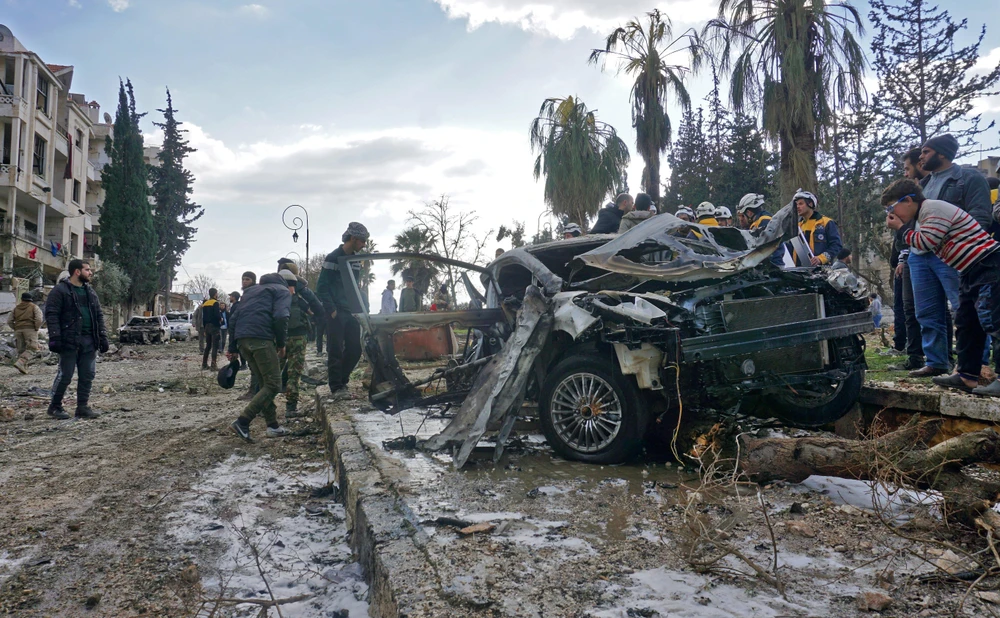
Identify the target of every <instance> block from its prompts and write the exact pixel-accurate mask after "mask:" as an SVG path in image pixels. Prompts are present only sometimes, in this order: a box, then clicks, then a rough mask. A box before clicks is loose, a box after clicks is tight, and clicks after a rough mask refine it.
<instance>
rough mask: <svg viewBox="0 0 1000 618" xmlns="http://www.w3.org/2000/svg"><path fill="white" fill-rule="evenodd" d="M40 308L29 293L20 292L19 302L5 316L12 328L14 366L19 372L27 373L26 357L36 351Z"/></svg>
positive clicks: (40, 322)
mask: <svg viewBox="0 0 1000 618" xmlns="http://www.w3.org/2000/svg"><path fill="white" fill-rule="evenodd" d="M42 322H44V320H43V319H42V310H41V309H39V308H38V305H36V304H35V303H33V302H32V301H31V294H21V302H20V303H18V304H17V305H16V306H15V307H14V310H13V311H11V312H10V315H9V316H8V317H7V326H10V327H11V328H13V329H14V341H15V342H16V344H17V360H16V361H14V367H15V368H17V370H18V371H20V372H21V373H28V359H29V358H31V353H32V352H37V351H38V329H40V328H41V327H42Z"/></svg>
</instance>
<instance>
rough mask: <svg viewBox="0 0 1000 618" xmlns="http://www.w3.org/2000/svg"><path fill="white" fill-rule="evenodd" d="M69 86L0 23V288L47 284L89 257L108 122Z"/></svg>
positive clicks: (64, 70) (65, 76)
mask: <svg viewBox="0 0 1000 618" xmlns="http://www.w3.org/2000/svg"><path fill="white" fill-rule="evenodd" d="M72 85H73V67H72V66H64V65H57V64H47V63H46V62H44V61H43V60H42V59H41V58H40V57H39V56H38V55H37V54H35V53H33V52H31V51H29V50H28V49H26V48H25V47H24V46H23V45H22V44H21V43H20V42H19V41H18V40H17V39H16V38H15V37H14V35H13V34H12V33H11V31H10V29H9V28H7V27H6V26H3V25H0V145H2V155H0V290H10V289H11V285H12V284H13V283H14V282H15V281H17V280H20V282H25V281H26V282H27V286H28V287H32V288H33V287H38V286H39V285H52V284H54V283H55V280H56V277H58V275H59V273H60V272H61V271H63V270H65V268H66V265H67V263H68V262H69V260H71V259H73V258H77V257H84V256H86V257H92V256H93V247H94V245H95V242H94V241H95V239H96V233H97V231H98V219H99V214H98V211H99V205H100V204H101V203H103V200H104V195H103V189H102V188H101V175H100V169H101V168H102V167H103V166H104V163H106V162H107V155H106V154H105V152H104V139H105V137H107V136H108V134H109V133H110V131H111V122H110V119H109V118H108V116H107V114H105V115H104V117H103V118H101V112H100V106H99V105H98V104H97V102H95V101H91V102H89V103H88V102H87V101H86V98H85V97H84V96H83V95H81V94H75V93H72V92H71V88H72ZM21 287H23V286H21Z"/></svg>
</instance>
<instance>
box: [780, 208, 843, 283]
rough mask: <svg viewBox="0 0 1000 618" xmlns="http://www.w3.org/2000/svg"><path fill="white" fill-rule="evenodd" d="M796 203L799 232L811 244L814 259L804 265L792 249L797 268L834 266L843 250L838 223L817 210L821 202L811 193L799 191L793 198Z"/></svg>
mask: <svg viewBox="0 0 1000 618" xmlns="http://www.w3.org/2000/svg"><path fill="white" fill-rule="evenodd" d="M792 201H793V202H794V203H795V210H796V211H797V212H798V213H799V230H800V231H801V232H802V234H803V235H804V236H805V239H806V242H807V243H809V249H810V250H811V251H812V254H813V257H812V258H810V260H809V264H802V263H800V262H801V259H800V257H799V255H797V254H796V252H795V250H794V248H790V251H791V254H792V257H793V258H794V260H795V265H796V266H810V265H811V266H819V265H820V264H833V261H834V260H835V259H837V254H839V253H840V250H841V249H843V243H841V240H840V230H839V229H838V228H837V222H836V221H834V220H833V219H831V218H830V217H825V216H823V215H821V214H820V213H819V211H818V210H816V209H817V207H818V205H819V200H817V199H816V196H815V195H813V194H812V193H810V192H809V191H803V190H802V189H799V190H798V191H797V192H796V193H795V195H794V196H793V197H792Z"/></svg>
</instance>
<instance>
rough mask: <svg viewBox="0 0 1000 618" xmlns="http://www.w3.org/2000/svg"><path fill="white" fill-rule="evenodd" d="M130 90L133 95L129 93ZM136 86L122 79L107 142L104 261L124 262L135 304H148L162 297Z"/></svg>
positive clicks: (101, 246) (101, 252)
mask: <svg viewBox="0 0 1000 618" xmlns="http://www.w3.org/2000/svg"><path fill="white" fill-rule="evenodd" d="M126 91H127V92H126ZM141 117H142V115H140V114H137V113H136V111H135V94H134V92H133V91H132V82H131V81H126V82H125V83H124V84H122V83H121V80H119V90H118V111H117V112H116V113H115V124H114V129H113V132H112V134H111V135H109V136H108V138H107V141H106V143H105V149H106V150H107V152H108V156H109V159H110V160H109V162H108V164H107V165H106V166H105V167H104V170H103V171H102V173H101V175H102V181H103V184H104V190H105V194H106V195H105V199H104V204H103V206H102V207H101V240H100V244H99V246H98V249H97V252H98V255H100V256H101V259H102V260H107V261H110V262H114V263H116V264H119V265H120V266H121V267H122V268H123V269H124V270H125V274H126V275H128V277H129V281H130V283H129V290H128V300H129V304H130V305H135V304H145V303H147V302H149V300H150V299H151V298H152V297H153V295H154V294H155V293H156V288H157V270H158V269H157V264H156V251H157V249H156V232H155V231H154V229H153V212H152V207H151V206H150V203H149V186H148V179H149V172H148V171H147V166H146V163H145V161H143V158H142V133H141V132H140V130H139V119H140V118H141Z"/></svg>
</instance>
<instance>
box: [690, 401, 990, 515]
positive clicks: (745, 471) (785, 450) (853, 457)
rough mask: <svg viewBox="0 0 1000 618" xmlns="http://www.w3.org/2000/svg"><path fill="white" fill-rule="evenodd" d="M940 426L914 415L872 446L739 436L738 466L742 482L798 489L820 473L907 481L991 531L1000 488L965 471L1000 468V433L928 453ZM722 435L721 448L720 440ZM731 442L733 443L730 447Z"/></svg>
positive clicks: (957, 440) (969, 436)
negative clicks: (937, 495) (991, 466)
mask: <svg viewBox="0 0 1000 618" xmlns="http://www.w3.org/2000/svg"><path fill="white" fill-rule="evenodd" d="M942 422H943V421H942V420H940V419H936V420H931V421H924V422H921V421H920V420H919V417H916V416H915V417H913V418H912V419H911V420H910V422H909V423H907V424H906V425H905V426H903V427H902V428H900V429H898V430H896V431H894V432H892V433H889V434H886V435H884V436H882V437H880V438H876V439H871V440H848V439H844V438H835V437H827V436H809V437H804V438H762V439H759V438H750V437H747V436H746V435H743V434H741V435H740V436H739V437H738V438H736V440H738V446H739V451H738V461H737V463H736V465H737V468H738V470H739V472H740V473H741V474H742V475H744V476H745V477H746V478H748V479H749V480H751V481H753V482H756V483H768V482H772V481H779V480H781V481H789V482H792V483H798V482H801V481H803V480H805V479H806V478H808V477H809V476H811V475H814V474H818V475H825V476H837V477H843V478H852V479H858V480H885V481H888V482H891V483H898V482H901V483H902V484H905V485H908V486H910V487H914V488H916V489H920V490H933V491H937V492H940V493H941V495H942V496H943V497H944V501H945V512H946V514H947V516H948V518H949V519H952V520H954V521H957V522H959V523H963V524H966V525H970V526H971V525H973V523H974V522H976V520H977V519H982V520H985V521H986V522H987V523H990V524H992V525H996V523H1000V517H997V515H996V513H992V511H991V508H992V507H993V505H994V504H995V503H996V502H997V500H998V497H1000V483H995V482H992V481H988V480H981V479H978V478H974V477H972V476H969V475H966V474H965V473H963V471H962V468H963V467H965V466H968V465H971V464H997V463H1000V433H997V432H996V431H995V430H994V429H992V428H989V429H983V430H980V431H974V432H971V433H965V434H962V435H960V436H957V437H954V438H951V439H949V440H945V441H944V442H941V443H940V444H937V445H935V446H933V447H929V448H928V447H927V442H928V441H929V440H930V439H931V438H932V437H933V436H934V435H935V434H937V432H938V430H939V429H940V427H941V423H942ZM689 436H690V437H691V438H693V440H692V444H696V443H697V442H698V437H696V436H693V435H691V434H689ZM703 436H704V434H703ZM717 436H718V437H717V439H716V444H717V443H718V439H719V438H721V435H719V434H717ZM702 442H703V443H704V440H703V439H702ZM727 442H729V444H732V441H731V440H729V441H727ZM725 450H726V449H725V445H723V452H725ZM721 460H722V459H721V457H720V458H719V461H721ZM888 470H891V471H892V472H891V475H890V474H889V473H888V472H887V471H888ZM998 531H1000V530H998Z"/></svg>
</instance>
